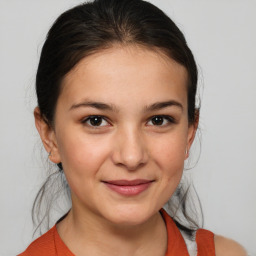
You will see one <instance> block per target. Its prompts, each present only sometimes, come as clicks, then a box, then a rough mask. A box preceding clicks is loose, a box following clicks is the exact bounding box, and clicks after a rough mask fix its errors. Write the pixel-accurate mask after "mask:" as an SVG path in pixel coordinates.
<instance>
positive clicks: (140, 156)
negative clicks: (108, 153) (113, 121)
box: [113, 125, 148, 170]
mask: <svg viewBox="0 0 256 256" xmlns="http://www.w3.org/2000/svg"><path fill="white" fill-rule="evenodd" d="M143 137H144V136H143V134H142V132H141V130H140V129H139V128H137V127H135V126H132V125H129V126H125V127H123V128H122V129H120V130H119V131H118V132H117V138H116V142H115V143H116V147H115V152H114V153H113V159H114V162H115V163H116V164H119V165H124V166H125V167H126V168H127V169H129V170H135V169H136V168H138V166H140V165H142V164H145V163H146V162H147V160H148V154H147V148H146V144H145V141H144V139H143Z"/></svg>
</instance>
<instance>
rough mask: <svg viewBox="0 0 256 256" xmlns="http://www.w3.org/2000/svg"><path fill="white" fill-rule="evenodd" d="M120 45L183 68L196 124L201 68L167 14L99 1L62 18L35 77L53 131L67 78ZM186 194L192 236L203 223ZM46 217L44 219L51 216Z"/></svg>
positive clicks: (130, 0)
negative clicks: (86, 62) (81, 63)
mask: <svg viewBox="0 0 256 256" xmlns="http://www.w3.org/2000/svg"><path fill="white" fill-rule="evenodd" d="M115 44H119V45H121V46H122V45H132V44H134V45H139V46H143V47H146V48H149V49H153V50H154V49H156V50H157V51H160V52H161V53H164V54H165V55H166V56H168V57H169V58H172V59H173V60H175V61H176V62H178V63H179V64H181V65H183V66H184V67H185V68H186V70H187V73H188V82H187V100H188V120H189V123H190V124H193V123H195V120H196V118H197V113H198V109H197V107H196V91H197V79H198V73H197V66H196V63H195V60H194V57H193V54H192V52H191V50H190V49H189V47H188V45H187V43H186V40H185V38H184V36H183V34H182V32H181V31H180V30H179V28H178V27H177V26H176V25H175V23H174V22H173V21H172V20H171V19H170V18H169V17H168V16H167V15H166V14H165V13H164V12H163V11H161V10H160V9H158V8H157V7H156V6H154V5H152V4H151V3H149V2H146V1H142V0H95V1H92V2H88V3H84V4H81V5H79V6H76V7H74V8H72V9H70V10H68V11H66V12H64V13H63V14H62V15H60V17H59V18H58V19H57V20H56V21H55V22H54V24H53V26H52V27H51V29H50V30H49V33H48V35H47V38H46V41H45V43H44V45H43V48H42V52H41V57H40V62H39V66H38V70H37V75H36V93H37V99H38V107H39V109H40V112H41V115H42V118H44V120H45V122H47V123H48V125H50V126H52V127H54V114H55V108H56V104H57V100H58V97H59V94H60V91H61V85H62V80H63V78H64V77H65V75H66V74H67V73H68V72H70V71H71V70H72V69H73V68H74V67H75V65H77V64H78V63H79V61H80V60H81V59H83V58H85V57H86V56H89V55H91V54H93V53H96V52H99V51H101V50H103V49H107V48H111V47H113V46H114V45H115ZM57 173H58V172H57ZM57 175H59V174H57ZM52 180H53V176H52V175H51V176H50V177H49V178H48V179H47V181H46V182H45V184H44V185H43V187H42V188H41V190H40V191H39V193H38V195H37V198H36V201H35V202H34V207H33V213H34V214H36V209H37V211H40V209H41V208H40V204H41V201H42V198H43V196H44V194H45V192H46V188H47V187H49V182H50V181H52ZM47 184H48V185H47ZM50 187H51V186H50ZM181 191H182V190H181V189H180V188H179V189H178V190H177V191H176V194H175V195H176V196H178V198H179V200H178V201H179V203H178V205H179V206H180V207H181V209H182V212H183V216H185V219H186V220H187V221H188V223H189V225H183V224H182V223H180V222H179V221H178V220H177V219H176V222H177V225H178V226H179V227H180V228H181V229H183V230H184V231H186V232H187V233H189V234H191V232H192V231H193V230H194V229H196V228H197V226H198V225H197V223H196V221H193V219H192V218H190V217H189V216H188V214H187V209H186V204H185V202H186V200H184V198H185V195H186V193H187V192H184V193H181ZM48 210H49V209H48ZM43 216H44V218H45V216H46V215H43ZM173 218H174V219H175V216H173ZM42 220H43V219H42ZM42 220H41V221H42ZM39 222H40V221H39Z"/></svg>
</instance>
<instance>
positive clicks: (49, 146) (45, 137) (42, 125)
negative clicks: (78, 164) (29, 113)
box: [34, 107, 61, 163]
mask: <svg viewBox="0 0 256 256" xmlns="http://www.w3.org/2000/svg"><path fill="white" fill-rule="evenodd" d="M34 117H35V125H36V129H37V131H38V133H39V135H40V137H41V140H42V142H43V145H44V148H45V150H46V151H47V152H48V156H49V159H50V160H51V161H52V162H53V163H59V162H61V160H60V155H59V150H58V145H57V141H56V136H55V132H54V129H53V128H52V127H51V126H50V125H49V124H48V123H47V122H46V121H45V120H44V118H43V117H42V115H41V112H40V109H39V108H38V107H36V108H35V110H34Z"/></svg>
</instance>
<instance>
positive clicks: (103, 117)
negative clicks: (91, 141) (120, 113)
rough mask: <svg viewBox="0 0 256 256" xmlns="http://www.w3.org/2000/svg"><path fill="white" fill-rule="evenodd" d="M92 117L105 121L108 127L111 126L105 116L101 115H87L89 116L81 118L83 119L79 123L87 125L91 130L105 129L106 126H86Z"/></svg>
mask: <svg viewBox="0 0 256 256" xmlns="http://www.w3.org/2000/svg"><path fill="white" fill-rule="evenodd" d="M93 117H99V118H102V120H104V121H106V122H107V123H108V125H110V124H111V123H110V121H109V120H108V118H107V117H105V116H102V115H89V116H87V117H85V118H83V119H82V120H81V123H82V124H85V125H87V126H88V127H90V128H93V129H98V128H100V127H106V126H108V125H99V126H93V125H90V124H88V123H87V122H88V121H89V120H90V119H91V118H93Z"/></svg>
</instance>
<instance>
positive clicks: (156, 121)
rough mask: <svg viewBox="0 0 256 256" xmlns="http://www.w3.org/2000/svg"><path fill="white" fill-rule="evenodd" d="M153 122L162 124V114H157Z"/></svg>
mask: <svg viewBox="0 0 256 256" xmlns="http://www.w3.org/2000/svg"><path fill="white" fill-rule="evenodd" d="M152 123H153V124H154V125H162V124H163V118H162V117H161V116H155V117H154V118H153V119H152Z"/></svg>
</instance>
